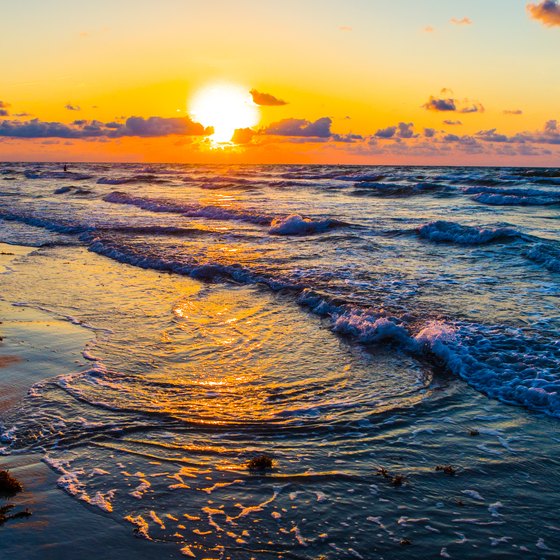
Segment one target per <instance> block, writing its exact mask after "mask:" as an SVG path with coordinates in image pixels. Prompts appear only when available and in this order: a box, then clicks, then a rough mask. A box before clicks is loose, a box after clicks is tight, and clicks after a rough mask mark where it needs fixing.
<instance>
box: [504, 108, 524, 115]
mask: <svg viewBox="0 0 560 560" xmlns="http://www.w3.org/2000/svg"><path fill="white" fill-rule="evenodd" d="M503 113H504V115H522V114H523V111H522V110H521V109H505V110H504V111H503Z"/></svg>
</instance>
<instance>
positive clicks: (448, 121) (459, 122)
mask: <svg viewBox="0 0 560 560" xmlns="http://www.w3.org/2000/svg"><path fill="white" fill-rule="evenodd" d="M443 124H447V125H449V126H460V125H462V124H463V123H462V122H461V121H450V120H446V121H443Z"/></svg>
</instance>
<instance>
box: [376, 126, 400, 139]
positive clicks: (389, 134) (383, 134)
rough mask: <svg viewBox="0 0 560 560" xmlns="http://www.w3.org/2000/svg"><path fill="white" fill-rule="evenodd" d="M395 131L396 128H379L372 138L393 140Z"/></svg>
mask: <svg viewBox="0 0 560 560" xmlns="http://www.w3.org/2000/svg"><path fill="white" fill-rule="evenodd" d="M396 131H397V127H396V126H388V127H387V128H380V129H379V130H378V131H377V132H376V133H375V134H374V136H376V137H377V138H393V136H395V132H396Z"/></svg>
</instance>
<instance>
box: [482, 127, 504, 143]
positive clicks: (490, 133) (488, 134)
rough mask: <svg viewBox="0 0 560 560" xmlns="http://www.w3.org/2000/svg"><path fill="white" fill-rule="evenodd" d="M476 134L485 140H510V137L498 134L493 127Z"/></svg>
mask: <svg viewBox="0 0 560 560" xmlns="http://www.w3.org/2000/svg"><path fill="white" fill-rule="evenodd" d="M476 136H477V138H480V139H481V140H485V141H486V142H510V139H509V138H508V137H507V136H506V135H505V134H498V133H497V132H496V129H495V128H492V129H490V130H481V131H480V132H477V133H476Z"/></svg>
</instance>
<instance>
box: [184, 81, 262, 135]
mask: <svg viewBox="0 0 560 560" xmlns="http://www.w3.org/2000/svg"><path fill="white" fill-rule="evenodd" d="M189 114H190V115H191V117H192V118H193V119H194V120H195V121H197V122H199V123H201V124H202V125H204V126H211V127H213V129H214V134H212V136H211V137H210V139H211V141H212V143H213V145H214V146H217V145H218V144H224V143H228V142H230V141H231V138H232V136H233V133H234V132H235V130H236V129H238V128H249V127H252V126H255V125H256V124H258V122H259V119H260V113H259V109H258V106H257V105H256V104H255V103H254V102H253V98H252V97H251V94H250V93H249V90H248V88H243V87H242V86H239V85H236V84H229V83H216V84H211V85H208V86H205V87H203V88H202V89H200V90H198V92H197V93H196V94H195V95H194V96H193V97H192V99H191V100H190V102H189Z"/></svg>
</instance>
